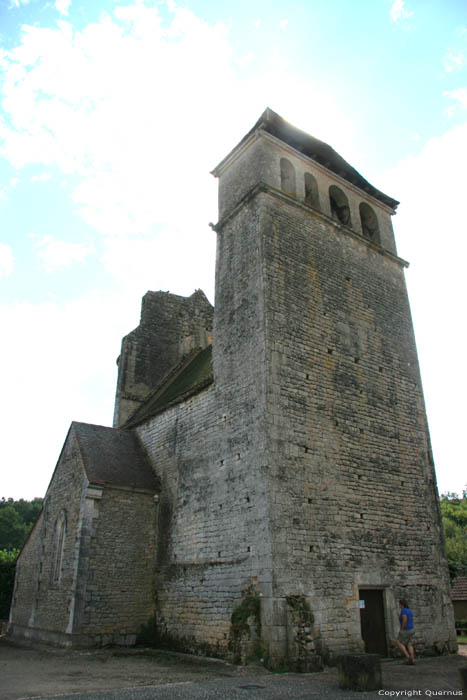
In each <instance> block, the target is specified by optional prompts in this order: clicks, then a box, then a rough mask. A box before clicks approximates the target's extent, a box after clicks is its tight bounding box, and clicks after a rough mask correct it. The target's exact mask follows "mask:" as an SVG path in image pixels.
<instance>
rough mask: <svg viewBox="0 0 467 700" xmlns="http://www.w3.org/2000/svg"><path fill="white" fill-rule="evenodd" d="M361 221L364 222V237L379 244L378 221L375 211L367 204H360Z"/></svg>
mask: <svg viewBox="0 0 467 700" xmlns="http://www.w3.org/2000/svg"><path fill="white" fill-rule="evenodd" d="M360 220H361V222H362V231H363V235H364V236H366V238H369V239H370V241H373V242H374V243H379V226H378V219H377V217H376V214H375V212H374V211H373V209H372V208H371V207H370V206H369V205H368V204H365V202H361V204H360Z"/></svg>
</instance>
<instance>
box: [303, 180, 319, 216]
mask: <svg viewBox="0 0 467 700" xmlns="http://www.w3.org/2000/svg"><path fill="white" fill-rule="evenodd" d="M305 204H308V205H309V206H310V207H314V208H315V209H319V194H318V183H317V182H316V178H315V177H314V176H313V175H312V174H311V173H305Z"/></svg>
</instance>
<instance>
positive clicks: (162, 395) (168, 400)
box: [125, 345, 213, 427]
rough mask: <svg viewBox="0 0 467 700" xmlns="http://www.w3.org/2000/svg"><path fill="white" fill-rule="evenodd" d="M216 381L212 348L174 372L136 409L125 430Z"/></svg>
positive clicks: (185, 360)
mask: <svg viewBox="0 0 467 700" xmlns="http://www.w3.org/2000/svg"><path fill="white" fill-rule="evenodd" d="M212 381H213V374H212V346H211V345H208V347H207V348H204V349H202V350H195V351H194V352H192V353H191V354H190V355H188V356H187V357H185V358H183V360H181V362H180V363H179V364H178V365H177V366H176V367H175V368H174V369H173V370H171V371H170V372H169V373H168V374H167V375H166V377H165V379H164V380H163V381H162V382H161V384H160V385H159V386H158V387H157V389H155V390H154V391H153V392H152V393H151V394H150V395H149V397H148V398H147V399H146V401H145V402H144V403H143V404H142V405H141V406H140V407H139V408H137V409H136V411H135V412H134V413H133V414H132V415H131V416H130V418H129V420H128V421H127V422H126V424H125V427H132V426H134V425H138V424H139V423H142V422H143V421H145V420H147V419H148V418H152V416H155V415H156V414H157V413H161V412H162V411H164V410H165V409H167V408H169V406H173V405H175V404H176V403H180V402H181V401H185V400H186V399H188V398H189V397H190V396H193V395H194V394H197V393H198V392H199V391H201V390H202V389H204V388H205V387H207V386H209V384H211V383H212Z"/></svg>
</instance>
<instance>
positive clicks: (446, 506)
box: [441, 491, 467, 578]
mask: <svg viewBox="0 0 467 700" xmlns="http://www.w3.org/2000/svg"><path fill="white" fill-rule="evenodd" d="M441 517H442V519H443V529H444V537H445V540H446V555H447V558H448V564H449V573H450V575H451V578H457V577H458V576H467V491H464V492H463V494H462V498H460V497H459V496H458V495H457V494H456V493H445V494H443V495H442V496H441Z"/></svg>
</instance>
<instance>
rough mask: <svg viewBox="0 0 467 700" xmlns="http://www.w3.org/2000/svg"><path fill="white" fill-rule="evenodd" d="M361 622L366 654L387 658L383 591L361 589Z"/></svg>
mask: <svg viewBox="0 0 467 700" xmlns="http://www.w3.org/2000/svg"><path fill="white" fill-rule="evenodd" d="M360 622H361V626H362V639H363V642H364V644H365V652H366V653H367V654H380V655H381V656H387V653H388V647H387V643H386V625H385V623H384V604H383V591H379V590H375V589H373V588H361V589H360Z"/></svg>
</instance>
